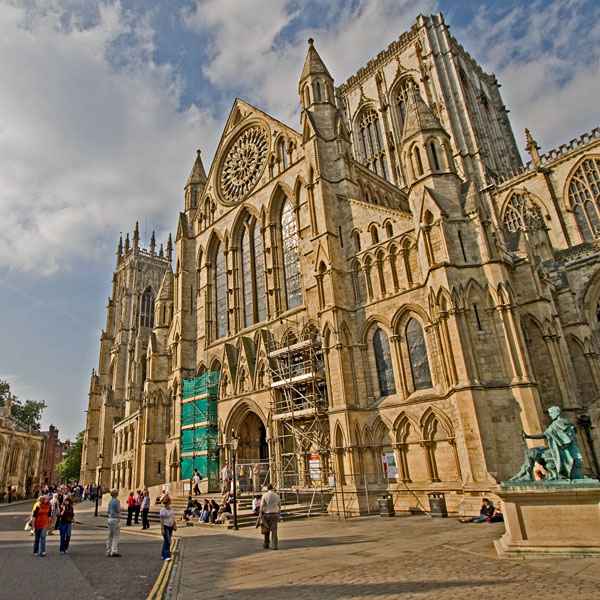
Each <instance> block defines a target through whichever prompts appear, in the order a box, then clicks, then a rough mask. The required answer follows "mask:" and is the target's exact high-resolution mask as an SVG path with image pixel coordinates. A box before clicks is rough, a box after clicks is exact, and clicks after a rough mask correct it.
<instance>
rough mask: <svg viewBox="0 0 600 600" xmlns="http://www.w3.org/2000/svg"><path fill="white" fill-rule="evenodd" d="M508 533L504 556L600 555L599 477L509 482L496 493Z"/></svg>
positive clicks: (500, 546)
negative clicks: (597, 478) (499, 499)
mask: <svg viewBox="0 0 600 600" xmlns="http://www.w3.org/2000/svg"><path fill="white" fill-rule="evenodd" d="M497 494H498V496H499V497H500V498H501V500H502V512H503V513H504V523H505V525H506V533H505V534H504V535H503V536H502V537H501V538H500V539H499V540H496V541H495V542H494V544H495V545H496V550H497V552H498V555H499V556H500V558H511V559H525V558H553V557H571V558H600V481H598V480H595V479H575V480H557V481H552V482H549V481H535V482H534V481H523V482H514V481H509V482H505V483H502V484H501V485H500V488H499V490H498V491H497Z"/></svg>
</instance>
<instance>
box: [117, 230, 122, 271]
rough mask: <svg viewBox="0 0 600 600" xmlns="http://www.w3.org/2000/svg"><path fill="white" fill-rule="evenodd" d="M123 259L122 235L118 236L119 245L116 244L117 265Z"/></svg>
mask: <svg viewBox="0 0 600 600" xmlns="http://www.w3.org/2000/svg"><path fill="white" fill-rule="evenodd" d="M122 259H123V236H120V237H119V245H118V246H117V265H118V264H119V263H120V262H121V260H122Z"/></svg>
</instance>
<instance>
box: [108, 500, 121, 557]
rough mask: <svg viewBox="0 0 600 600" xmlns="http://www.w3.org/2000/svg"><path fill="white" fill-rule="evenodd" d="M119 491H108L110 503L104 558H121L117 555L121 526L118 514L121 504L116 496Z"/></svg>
mask: <svg viewBox="0 0 600 600" xmlns="http://www.w3.org/2000/svg"><path fill="white" fill-rule="evenodd" d="M118 495H119V490H111V491H110V502H109V503H108V522H107V523H108V537H107V538H106V556H121V555H120V554H119V534H120V532H121V524H120V523H119V514H120V512H121V503H120V502H119V499H118V498H117V496H118Z"/></svg>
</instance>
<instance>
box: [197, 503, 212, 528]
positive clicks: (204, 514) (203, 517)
mask: <svg viewBox="0 0 600 600" xmlns="http://www.w3.org/2000/svg"><path fill="white" fill-rule="evenodd" d="M210 511H211V506H210V502H209V501H208V500H207V499H206V498H204V500H203V501H202V507H201V508H200V517H199V518H198V523H208V519H209V518H210Z"/></svg>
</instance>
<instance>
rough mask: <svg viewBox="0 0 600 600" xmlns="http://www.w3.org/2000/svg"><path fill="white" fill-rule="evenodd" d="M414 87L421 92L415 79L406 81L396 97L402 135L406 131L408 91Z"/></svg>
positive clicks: (401, 85)
mask: <svg viewBox="0 0 600 600" xmlns="http://www.w3.org/2000/svg"><path fill="white" fill-rule="evenodd" d="M411 86H414V88H415V89H416V90H417V91H419V86H418V85H417V84H416V83H415V81H414V79H412V78H410V77H409V78H407V79H405V80H404V81H403V82H402V83H401V84H400V87H399V88H398V95H397V97H396V104H397V106H398V121H399V122H400V135H402V130H403V129H404V121H405V120H406V102H407V99H408V90H409V89H410V88H411Z"/></svg>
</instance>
